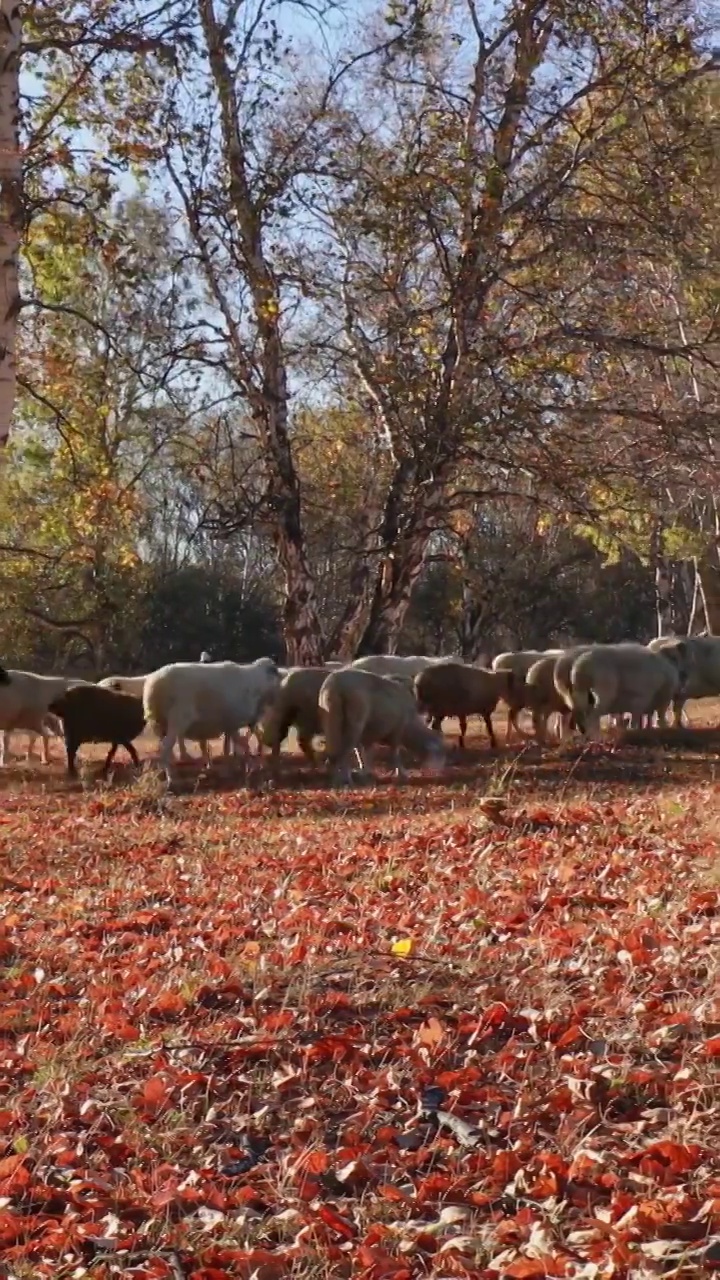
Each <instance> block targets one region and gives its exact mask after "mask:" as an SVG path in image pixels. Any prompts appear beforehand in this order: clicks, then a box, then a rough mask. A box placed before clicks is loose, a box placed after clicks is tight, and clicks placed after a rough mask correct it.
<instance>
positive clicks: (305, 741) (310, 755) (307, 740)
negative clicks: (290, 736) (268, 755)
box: [278, 733, 315, 764]
mask: <svg viewBox="0 0 720 1280" xmlns="http://www.w3.org/2000/svg"><path fill="white" fill-rule="evenodd" d="M298 746H299V748H300V750H301V751H302V753H303V755H304V756H305V759H306V760H308V761H309V762H310V764H315V752H314V750H313V744H312V737H308V736H307V734H300V733H298ZM279 751H280V748H279V747H278V753H279Z"/></svg>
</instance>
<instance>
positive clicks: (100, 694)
mask: <svg viewBox="0 0 720 1280" xmlns="http://www.w3.org/2000/svg"><path fill="white" fill-rule="evenodd" d="M50 710H51V711H52V713H53V714H54V715H56V716H59V718H60V719H61V720H62V722H63V729H64V731H65V748H66V751H67V771H68V776H69V777H71V778H74V777H76V776H77V768H76V766H75V757H76V755H77V752H78V749H79V748H80V747H81V746H82V745H83V743H84V742H109V743H111V747H110V750H109V751H108V753H107V756H106V757H105V763H104V765H103V769H102V772H103V774H106V773H107V771H108V769H109V768H110V765H111V764H112V761H113V760H114V758H115V752H116V751H117V749H118V747H119V746H123V747H124V748H125V750H126V751H127V753H128V755H129V756H130V759H131V760H132V762H133V764H134V765H139V764H140V758H139V756H138V753H137V751H136V750H135V748H134V746H133V739H134V738H137V737H139V735H140V734H141V733H142V731H143V729H144V728H145V714H144V712H143V704H142V702H141V701H140V699H139V698H135V697H133V696H132V694H129V693H116V692H115V691H114V690H113V689H102V688H101V687H100V686H99V685H96V684H81V685H76V686H75V688H74V689H68V690H67V691H66V692H65V693H63V694H61V696H60V697H59V698H56V699H55V700H54V702H52V703H51V704H50Z"/></svg>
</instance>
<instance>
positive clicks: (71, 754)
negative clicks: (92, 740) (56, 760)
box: [65, 733, 80, 778]
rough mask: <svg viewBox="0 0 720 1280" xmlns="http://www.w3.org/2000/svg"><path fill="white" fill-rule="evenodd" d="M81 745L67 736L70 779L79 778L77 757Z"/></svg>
mask: <svg viewBox="0 0 720 1280" xmlns="http://www.w3.org/2000/svg"><path fill="white" fill-rule="evenodd" d="M79 747H80V743H79V742H76V741H75V739H74V738H71V737H70V735H69V734H68V733H66V734H65V750H66V752H67V775H68V778H77V765H76V764H75V757H76V755H77V753H78V748H79Z"/></svg>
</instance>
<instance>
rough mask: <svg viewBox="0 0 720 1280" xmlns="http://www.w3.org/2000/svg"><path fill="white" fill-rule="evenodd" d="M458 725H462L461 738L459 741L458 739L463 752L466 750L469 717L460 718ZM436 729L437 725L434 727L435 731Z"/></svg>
mask: <svg viewBox="0 0 720 1280" xmlns="http://www.w3.org/2000/svg"><path fill="white" fill-rule="evenodd" d="M458 723H459V725H460V737H459V739H458V746H459V747H460V750H461V751H464V750H465V736H466V734H467V726H468V722H467V716H458ZM434 728H435V725H433V729H434Z"/></svg>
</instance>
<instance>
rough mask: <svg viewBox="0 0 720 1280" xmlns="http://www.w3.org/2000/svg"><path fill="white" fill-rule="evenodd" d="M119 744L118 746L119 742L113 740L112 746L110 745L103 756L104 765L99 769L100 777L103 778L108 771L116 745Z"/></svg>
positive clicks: (113, 757)
mask: <svg viewBox="0 0 720 1280" xmlns="http://www.w3.org/2000/svg"><path fill="white" fill-rule="evenodd" d="M119 746H120V743H119V742H113V744H112V746H111V747H110V750H109V751H108V753H107V755H106V757H105V763H104V765H103V767H102V769H101V770H100V776H101V777H102V778H104V777H105V776H106V774H107V771H108V769H109V768H110V765H111V764H112V762H113V760H114V759H115V752H116V751H117V749H118V747H119Z"/></svg>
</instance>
